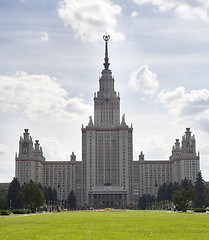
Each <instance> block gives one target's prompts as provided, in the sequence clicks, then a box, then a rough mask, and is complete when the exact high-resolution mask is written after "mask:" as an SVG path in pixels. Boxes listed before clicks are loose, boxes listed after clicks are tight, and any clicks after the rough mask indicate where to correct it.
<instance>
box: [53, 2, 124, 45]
mask: <svg viewBox="0 0 209 240" xmlns="http://www.w3.org/2000/svg"><path fill="white" fill-rule="evenodd" d="M121 10H122V9H121V7H120V6H119V5H117V4H113V3H112V2H111V1H110V0H80V1H77V0H60V2H59V9H58V15H59V17H60V18H61V19H62V21H63V22H64V24H65V26H69V25H70V26H71V27H72V29H73V31H74V32H75V34H76V36H77V37H79V38H81V39H82V40H83V41H89V42H96V41H99V40H101V36H102V35H103V34H105V33H108V34H109V35H110V36H111V38H112V39H113V40H114V41H123V40H124V35H123V34H122V33H120V32H117V30H116V28H117V20H116V17H117V16H119V15H120V14H121Z"/></svg>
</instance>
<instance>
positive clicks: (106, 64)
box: [103, 34, 110, 70]
mask: <svg viewBox="0 0 209 240" xmlns="http://www.w3.org/2000/svg"><path fill="white" fill-rule="evenodd" d="M103 39H104V41H105V58H104V60H105V62H104V67H105V70H108V69H109V65H110V64H109V58H108V47H107V42H108V41H109V40H110V35H107V34H106V35H103Z"/></svg>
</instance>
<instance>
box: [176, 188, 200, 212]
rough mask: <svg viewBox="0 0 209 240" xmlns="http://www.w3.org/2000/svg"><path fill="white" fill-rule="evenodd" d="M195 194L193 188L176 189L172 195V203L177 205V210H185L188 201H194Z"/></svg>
mask: <svg viewBox="0 0 209 240" xmlns="http://www.w3.org/2000/svg"><path fill="white" fill-rule="evenodd" d="M196 198H197V197H196V194H195V191H194V190H193V189H189V190H187V191H186V190H184V189H181V190H177V191H175V192H174V194H173V195H172V201H173V203H174V204H175V205H176V206H177V207H178V210H179V211H182V212H186V211H187V207H188V204H189V202H191V201H192V202H195V200H196Z"/></svg>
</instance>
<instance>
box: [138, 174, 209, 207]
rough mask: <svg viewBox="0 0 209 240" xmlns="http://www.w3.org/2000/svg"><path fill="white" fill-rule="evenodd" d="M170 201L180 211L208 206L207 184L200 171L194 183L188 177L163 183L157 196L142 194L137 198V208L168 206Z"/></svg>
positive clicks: (208, 193)
mask: <svg viewBox="0 0 209 240" xmlns="http://www.w3.org/2000/svg"><path fill="white" fill-rule="evenodd" d="M171 203H173V206H174V207H175V208H176V207H177V209H178V210H180V211H186V210H187V208H188V207H190V208H194V207H195V208H203V207H207V206H209V186H208V185H205V181H204V180H203V178H202V174H201V172H199V173H197V176H196V181H195V183H194V184H192V182H191V181H190V180H188V179H186V178H185V179H184V180H182V181H181V182H180V183H177V182H175V183H164V184H163V185H162V186H160V187H159V189H158V192H157V197H155V196H152V195H150V194H144V195H142V196H141V197H140V198H139V202H138V208H139V209H143V210H144V209H153V208H164V209H165V208H170V207H171Z"/></svg>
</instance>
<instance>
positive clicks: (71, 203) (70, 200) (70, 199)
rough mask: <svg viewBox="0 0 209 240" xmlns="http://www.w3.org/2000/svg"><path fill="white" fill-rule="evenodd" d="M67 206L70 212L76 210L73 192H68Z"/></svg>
mask: <svg viewBox="0 0 209 240" xmlns="http://www.w3.org/2000/svg"><path fill="white" fill-rule="evenodd" d="M68 204H69V207H70V209H71V210H74V209H76V196H75V193H74V191H73V190H72V191H71V192H70V194H69V196H68Z"/></svg>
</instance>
